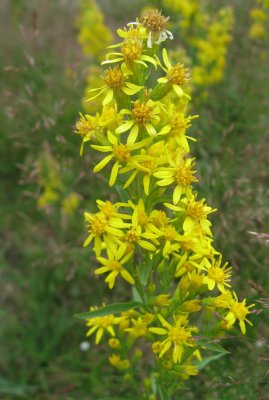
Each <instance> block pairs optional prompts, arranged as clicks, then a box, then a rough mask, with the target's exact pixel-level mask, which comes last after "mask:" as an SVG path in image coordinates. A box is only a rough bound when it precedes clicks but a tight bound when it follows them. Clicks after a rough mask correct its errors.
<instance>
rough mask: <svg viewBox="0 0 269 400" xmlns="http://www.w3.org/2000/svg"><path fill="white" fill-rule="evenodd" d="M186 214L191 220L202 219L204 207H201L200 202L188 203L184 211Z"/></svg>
mask: <svg viewBox="0 0 269 400" xmlns="http://www.w3.org/2000/svg"><path fill="white" fill-rule="evenodd" d="M186 214H187V215H188V216H189V217H191V218H193V219H202V218H204V216H205V213H204V207H203V203H202V201H201V200H200V201H198V202H197V203H195V202H192V203H191V202H190V203H189V205H188V207H187V209H186Z"/></svg>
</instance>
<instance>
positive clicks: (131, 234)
mask: <svg viewBox="0 0 269 400" xmlns="http://www.w3.org/2000/svg"><path fill="white" fill-rule="evenodd" d="M126 239H127V241H128V242H129V243H135V242H137V241H138V239H139V235H138V233H137V232H136V231H134V230H133V229H130V230H129V231H128V232H127V234H126Z"/></svg>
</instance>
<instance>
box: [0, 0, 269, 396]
mask: <svg viewBox="0 0 269 400" xmlns="http://www.w3.org/2000/svg"><path fill="white" fill-rule="evenodd" d="M267 3H268V2H266V1H263V2H262V1H257V2H256V1H255V0H238V1H237V2H236V3H235V2H233V1H232V0H229V1H225V2H224V1H222V0H217V1H211V0H205V1H188V2H185V1H182V2H181V8H179V9H174V8H175V7H176V4H177V2H176V1H174V2H173V3H172V2H170V1H168V0H167V1H165V0H162V1H156V0H149V1H145V0H133V1H132V2H126V1H124V0H113V1H110V0H99V1H97V2H96V3H93V2H92V0H91V1H89V2H86V0H85V1H83V2H82V1H81V2H79V0H76V1H71V0H59V1H57V2H47V1H46V0H40V1H39V2H38V5H37V2H35V1H34V0H2V1H1V2H0V18H1V20H2V21H1V24H0V33H1V35H0V43H1V49H2V54H3V55H4V57H3V56H2V58H1V59H0V68H1V74H2V79H1V86H2V87H1V89H2V90H1V93H2V102H3V103H2V107H1V109H0V121H1V127H2V135H1V138H0V150H1V159H2V164H1V177H2V179H1V191H0V196H1V228H2V229H1V237H2V243H3V246H2V249H1V267H2V268H1V278H2V279H1V285H2V286H1V302H2V312H1V318H2V324H1V358H0V368H1V379H0V396H1V398H3V399H13V398H29V399H33V398H37V399H38V398H39V399H40V398H42V399H57V400H58V399H62V398H66V399H67V398H68V399H77V398H79V399H91V398H98V399H102V398H103V399H105V398H107V399H108V398H109V396H110V397H113V396H117V398H122V399H124V398H126V399H128V398H129V399H133V398H135V397H136V396H138V395H139V394H140V393H139V387H138V388H135V389H134V390H137V392H136V393H135V392H133V393H132V392H131V391H130V389H129V388H128V382H127V381H122V380H121V378H120V376H119V375H117V373H116V374H115V375H114V376H112V375H111V374H109V373H108V370H110V369H109V367H107V366H106V365H107V362H106V360H107V355H108V354H107V353H106V351H105V349H103V348H102V347H101V348H99V349H97V350H96V348H91V347H90V348H89V344H88V342H85V339H84V333H85V330H84V326H83V324H80V322H79V321H77V320H76V319H74V318H72V315H73V314H74V313H75V312H77V311H78V310H82V311H84V310H86V307H88V305H89V304H93V305H95V304H96V305H100V304H101V303H102V302H103V301H106V300H107V299H109V300H110V302H113V298H111V296H112V295H111V293H108V290H106V289H104V288H103V287H100V286H99V285H98V284H97V283H98V281H97V280H96V278H95V276H94V274H93V269H92V268H91V263H92V259H91V257H89V256H88V252H85V250H83V249H82V247H81V246H82V243H83V241H84V239H85V237H86V232H85V234H84V235H83V229H84V227H83V218H82V212H83V210H85V209H86V208H87V209H89V208H91V207H92V206H93V199H95V198H96V197H97V194H98V196H99V197H100V198H107V197H108V196H109V194H108V193H105V192H104V185H103V182H102V181H98V180H97V179H96V177H94V176H91V177H90V179H91V184H90V185H89V183H88V182H89V174H90V172H89V166H90V159H89V156H86V157H83V159H82V158H80V157H79V150H78V147H79V146H78V144H79V138H78V137H77V135H75V134H73V131H74V124H75V121H76V119H77V110H78V109H82V104H81V98H82V97H83V96H84V92H85V86H86V83H87V80H88V81H90V86H91V87H94V86H96V87H99V86H100V84H99V83H98V80H100V72H99V70H98V69H96V65H97V59H98V58H100V57H102V55H101V54H100V55H99V53H98V54H97V53H96V51H97V50H96V49H97V48H98V46H99V42H98V41H97V37H98V38H101V39H102V40H104V41H106V43H107V44H109V42H110V40H112V39H110V34H109V33H108V32H109V31H108V30H107V27H109V28H110V31H112V28H113V29H114V28H118V27H120V26H122V25H123V24H124V23H126V22H128V21H130V20H132V19H133V18H134V16H135V15H139V13H140V10H142V9H143V8H144V7H146V6H154V7H160V8H162V9H163V13H164V14H167V15H171V26H170V30H173V29H178V32H179V33H178V34H177V36H178V35H179V37H181V38H182V40H181V42H180V43H179V44H180V46H178V44H175V43H173V41H171V42H169V45H170V46H171V47H172V48H173V49H175V53H177V52H178V51H179V50H178V47H180V53H179V54H180V57H182V59H184V60H183V61H185V58H186V59H189V61H188V62H189V65H190V66H192V69H193V74H194V79H193V88H192V97H193V104H194V106H193V110H192V114H199V115H200V118H199V119H198V120H197V121H196V123H195V127H194V128H193V129H192V132H191V136H192V135H195V137H196V138H197V139H198V143H197V144H196V145H195V146H194V147H193V149H192V152H194V151H196V157H197V170H198V171H199V179H200V185H201V187H200V188H199V192H200V193H201V195H204V196H205V197H206V198H207V200H208V202H209V203H210V204H211V205H212V206H214V207H216V208H218V210H219V211H218V213H217V214H216V216H215V217H214V219H213V232H214V234H215V239H216V247H217V248H218V249H219V250H220V251H221V252H222V253H223V255H224V258H225V259H227V260H230V262H231V263H232V264H233V265H234V268H235V273H234V275H235V281H236V282H235V285H236V288H237V290H238V291H239V292H240V293H241V295H242V297H245V296H247V297H248V298H249V301H251V297H253V299H254V300H257V299H258V300H259V299H264V298H266V293H267V292H268V291H269V287H268V261H269V257H268V252H269V249H268V246H266V242H264V241H261V240H259V238H258V237H257V236H255V235H251V234H249V233H248V232H249V231H250V232H268V231H269V201H268V198H269V189H268V187H269V186H268V182H269V169H268V165H269V156H268V154H269V145H268V143H269V140H268V139H269V129H268V114H269V96H268V86H267V85H266V84H265V83H266V82H268V81H269V76H268V75H269V68H268V64H269V60H268V57H269V54H268V48H269V37H268V36H269V35H268V34H267V33H268V17H266V18H264V17H263V18H261V19H259V18H258V22H259V23H261V24H262V26H263V31H264V32H266V34H263V35H261V36H259V35H258V36H259V37H257V35H256V37H253V34H250V32H251V30H252V31H253V24H255V23H256V22H257V17H253V16H254V15H255V12H253V9H255V8H259V9H260V8H262V10H263V12H264V13H268V9H267V11H266V7H267V5H268V4H267ZM178 4H179V2H178ZM184 4H185V6H184ZM224 4H225V8H223V6H224ZM188 5H189V9H188ZM227 6H229V7H232V12H231V11H230V10H231V8H229V9H227V8H226V7H227ZM83 7H85V9H84V10H85V11H83V15H84V16H85V20H86V19H87V18H89V20H90V21H92V19H91V18H94V24H92V22H91V23H90V24H91V26H90V24H88V23H87V22H85V26H86V32H87V28H88V32H90V33H91V34H93V35H92V36H91V35H90V36H89V41H91V44H89V46H87V47H88V49H90V50H88V51H89V53H87V55H84V54H83V52H82V50H81V48H80V46H79V44H78V37H79V35H80V31H81V26H82V20H84V17H83V18H82V19H80V18H81V15H82V14H81V12H82V9H83ZM169 7H170V9H169ZM172 7H174V8H172ZM184 7H185V8H184ZM87 8H88V9H89V10H90V13H93V15H95V17H92V16H87V18H86V15H88V13H87V11H86V9H87ZM193 10H195V12H194V11H193ZM90 13H89V14H90ZM94 13H95V14H94ZM193 14H194V15H195V18H194V15H193ZM97 15H99V16H98V17H97ZM102 15H103V16H102ZM256 15H258V13H257V12H256ZM266 15H268V14H266ZM78 21H81V22H78ZM184 21H185V22H184ZM196 21H197V22H196ZM232 21H234V23H233V24H232ZM95 23H96V24H97V23H98V26H100V28H98V29H100V31H99V33H98V32H97V25H95ZM255 29H256V31H257V30H261V29H260V28H259V29H257V28H255ZM255 29H254V31H255ZM100 32H103V33H102V34H100ZM105 32H106V33H105ZM87 35H88V33H84V36H83V37H84V39H85V38H87V37H88V36H87ZM101 36H102V37H101ZM254 36H255V34H254ZM90 38H91V39H90ZM190 38H191V40H190ZM95 39H96V41H94V40H95ZM231 39H232V40H231ZM81 40H82V41H83V39H81ZM86 42H87V39H86ZM104 43H105V42H102V44H101V45H100V47H99V48H101V47H102V48H103V45H104ZM81 44H82V43H81ZM86 45H87V43H86ZM91 46H93V47H92V49H91ZM94 46H95V47H94ZM204 52H207V53H208V54H207V57H203V55H204ZM175 57H176V58H177V57H178V56H177V55H175ZM209 59H210V60H211V61H210V63H208V64H207V60H209ZM89 68H91V72H90V73H89ZM197 69H198V72H197ZM195 71H196V72H195ZM214 71H217V72H214ZM220 71H221V72H220ZM195 76H197V77H198V78H195ZM201 77H202V78H201ZM216 77H217V78H218V79H216ZM213 78H214V79H213ZM95 79H96V83H95ZM199 80H200V81H199ZM99 82H100V81H99ZM199 82H201V84H200V83H199ZM204 93H206V94H204ZM197 99H198V100H199V101H197ZM85 104H87V103H85ZM94 106H95V105H94V104H92V107H93V109H92V110H91V109H89V111H88V110H87V112H89V113H92V112H94V111H93V110H94ZM81 171H82V172H81ZM93 192H94V193H93ZM111 198H113V195H112V194H111ZM249 280H251V282H250V285H248V281H249ZM263 290H264V291H265V292H262V291H263ZM119 298H122V300H125V298H126V293H124V291H118V292H117V300H118V299H119ZM107 302H108V301H107ZM260 304H261V307H260V308H261V310H260V311H261V312H260V311H259V312H260V315H258V316H257V317H256V325H255V327H254V328H253V329H250V330H249V332H248V335H247V337H246V338H242V337H241V336H240V337H233V338H230V339H227V343H225V344H224V345H225V347H226V348H228V350H229V351H231V352H233V357H229V356H227V357H225V358H223V359H220V360H218V361H216V362H215V363H214V364H213V367H211V366H210V365H208V366H207V367H206V368H205V369H204V372H203V374H201V376H200V377H199V385H198V384H197V381H194V382H193V383H192V380H190V381H189V382H188V384H187V385H186V388H183V389H182V393H183V394H182V395H183V396H184V399H197V398H199V399H205V400H214V399H219V398H221V399H250V400H251V399H257V398H264V399H266V396H267V393H268V377H267V371H268V354H269V343H268V336H269V329H268V321H269V318H268V309H267V308H266V304H267V303H266V302H265V305H264V303H260ZM235 354H236V356H235ZM104 360H105V361H104ZM249 365H251V366H252V371H251V373H250V371H249ZM104 387H105V388H106V389H104Z"/></svg>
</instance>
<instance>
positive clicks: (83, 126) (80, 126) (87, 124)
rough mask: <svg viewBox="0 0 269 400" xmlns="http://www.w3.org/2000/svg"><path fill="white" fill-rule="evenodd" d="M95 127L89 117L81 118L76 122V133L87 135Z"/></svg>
mask: <svg viewBox="0 0 269 400" xmlns="http://www.w3.org/2000/svg"><path fill="white" fill-rule="evenodd" d="M94 129H95V126H94V124H93V123H92V121H89V120H88V119H86V118H85V119H81V120H80V121H78V122H77V123H76V133H78V134H79V135H81V136H86V135H88V134H89V133H90V131H93V130H94Z"/></svg>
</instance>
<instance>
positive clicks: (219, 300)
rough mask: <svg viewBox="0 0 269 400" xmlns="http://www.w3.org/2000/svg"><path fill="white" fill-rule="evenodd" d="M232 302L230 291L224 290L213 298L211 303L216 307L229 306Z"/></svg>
mask: <svg viewBox="0 0 269 400" xmlns="http://www.w3.org/2000/svg"><path fill="white" fill-rule="evenodd" d="M232 302H233V295H232V292H230V291H229V290H225V292H222V293H221V294H220V295H219V296H217V297H215V298H214V299H213V304H214V306H215V307H217V308H229V307H230V305H231V304H232Z"/></svg>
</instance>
